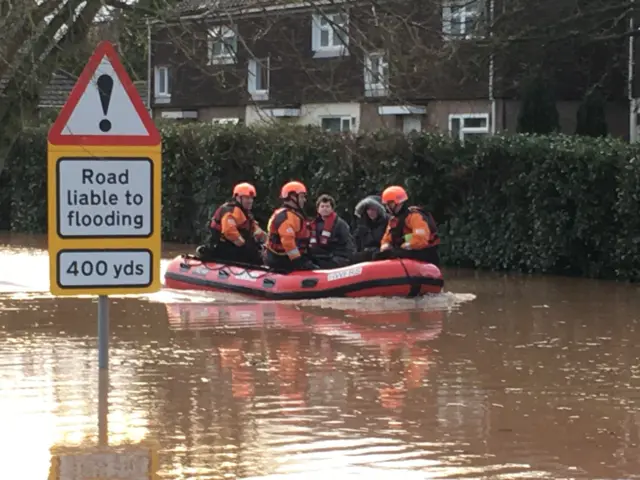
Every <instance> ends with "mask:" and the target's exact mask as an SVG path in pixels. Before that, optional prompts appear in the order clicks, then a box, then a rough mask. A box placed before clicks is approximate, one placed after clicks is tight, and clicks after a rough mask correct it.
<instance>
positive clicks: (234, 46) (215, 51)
mask: <svg viewBox="0 0 640 480" xmlns="http://www.w3.org/2000/svg"><path fill="white" fill-rule="evenodd" d="M207 50H208V52H207V53H208V60H209V61H208V63H209V65H221V64H222V65H225V64H230V63H236V54H237V53H238V36H237V34H236V32H235V30H233V29H232V28H229V27H214V28H212V29H211V30H209V33H208V38H207Z"/></svg>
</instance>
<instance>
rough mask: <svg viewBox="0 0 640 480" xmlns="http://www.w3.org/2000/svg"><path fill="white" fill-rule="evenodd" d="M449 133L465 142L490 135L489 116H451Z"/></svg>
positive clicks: (481, 114)
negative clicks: (467, 139) (470, 138)
mask: <svg viewBox="0 0 640 480" xmlns="http://www.w3.org/2000/svg"><path fill="white" fill-rule="evenodd" d="M449 133H451V136H452V137H454V138H458V139H460V141H464V139H465V138H468V137H476V136H480V135H488V134H489V114H487V113H467V114H461V115H449Z"/></svg>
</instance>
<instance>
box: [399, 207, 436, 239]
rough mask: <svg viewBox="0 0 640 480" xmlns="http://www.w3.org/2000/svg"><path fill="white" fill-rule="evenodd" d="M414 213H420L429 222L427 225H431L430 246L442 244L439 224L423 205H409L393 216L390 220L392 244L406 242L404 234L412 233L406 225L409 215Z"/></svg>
mask: <svg viewBox="0 0 640 480" xmlns="http://www.w3.org/2000/svg"><path fill="white" fill-rule="evenodd" d="M412 213H419V214H420V215H422V218H424V221H425V222H427V226H428V227H429V233H430V237H429V245H428V247H427V248H429V247H435V246H436V245H440V237H439V236H438V225H437V224H436V221H435V220H434V218H433V215H431V213H430V212H427V211H425V210H424V209H423V208H422V207H415V206H413V207H408V208H404V209H402V211H401V212H400V213H399V214H398V215H397V216H393V217H391V219H390V220H389V227H390V233H391V244H392V245H393V246H394V247H396V248H397V247H400V246H401V245H402V244H403V243H404V236H405V235H407V234H409V233H412V232H411V231H410V230H409V229H408V228H407V226H406V221H407V217H408V216H409V215H410V214H412Z"/></svg>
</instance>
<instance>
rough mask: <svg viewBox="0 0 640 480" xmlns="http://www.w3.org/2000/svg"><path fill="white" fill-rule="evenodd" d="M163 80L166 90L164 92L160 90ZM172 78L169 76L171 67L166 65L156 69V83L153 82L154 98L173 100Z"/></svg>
mask: <svg viewBox="0 0 640 480" xmlns="http://www.w3.org/2000/svg"><path fill="white" fill-rule="evenodd" d="M161 79H162V80H163V83H164V86H165V88H164V89H163V90H161V89H160V83H161V82H160V80H161ZM170 81H171V77H170V75H169V67H167V66H164V65H159V66H156V67H155V68H154V81H153V90H154V97H155V98H161V99H170V98H171V83H170Z"/></svg>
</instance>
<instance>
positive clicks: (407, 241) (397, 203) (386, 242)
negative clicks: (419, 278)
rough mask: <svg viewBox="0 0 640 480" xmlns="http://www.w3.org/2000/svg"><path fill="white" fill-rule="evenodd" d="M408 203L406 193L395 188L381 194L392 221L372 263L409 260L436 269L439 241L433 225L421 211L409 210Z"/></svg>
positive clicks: (427, 215) (436, 228)
mask: <svg viewBox="0 0 640 480" xmlns="http://www.w3.org/2000/svg"><path fill="white" fill-rule="evenodd" d="M408 200H409V196H408V195H407V192H406V190H405V189H404V188H402V187H401V186H398V185H393V186H391V187H387V188H386V189H385V190H384V192H382V203H384V205H385V206H386V208H387V210H388V211H389V213H390V214H391V218H390V219H389V222H388V223H387V229H386V231H385V233H384V235H383V236H382V240H381V241H380V252H378V253H377V254H376V255H375V256H374V259H375V260H382V259H385V258H412V259H414V260H419V261H422V262H427V263H432V264H434V265H437V266H439V265H440V257H439V255H438V245H439V244H440V238H439V237H438V227H437V225H436V222H435V221H434V219H433V216H432V215H431V214H430V213H429V212H426V211H424V210H423V209H422V208H421V207H416V206H409V204H408Z"/></svg>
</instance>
